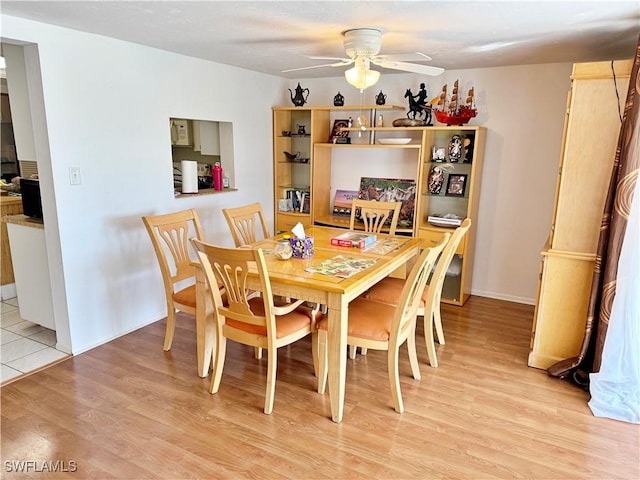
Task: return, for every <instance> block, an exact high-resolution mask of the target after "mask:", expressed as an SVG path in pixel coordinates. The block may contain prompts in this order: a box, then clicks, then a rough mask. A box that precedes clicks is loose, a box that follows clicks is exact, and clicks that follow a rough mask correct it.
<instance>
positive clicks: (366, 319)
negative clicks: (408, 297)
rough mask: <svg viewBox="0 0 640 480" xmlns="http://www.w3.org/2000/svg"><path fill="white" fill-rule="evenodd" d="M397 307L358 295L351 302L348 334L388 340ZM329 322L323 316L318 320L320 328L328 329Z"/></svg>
mask: <svg viewBox="0 0 640 480" xmlns="http://www.w3.org/2000/svg"><path fill="white" fill-rule="evenodd" d="M395 311H396V307H395V306H393V305H387V304H385V303H379V302H372V301H370V300H367V299H366V298H364V297H358V298H356V299H355V300H353V301H352V302H351V303H350V304H349V325H348V328H347V335H348V336H350V337H358V338H364V339H367V340H375V341H380V342H386V341H388V340H389V336H390V332H391V321H392V320H393V315H394V314H395ZM328 326H329V322H328V320H327V318H326V317H325V318H323V319H321V320H320V321H319V322H318V329H319V330H327V329H328Z"/></svg>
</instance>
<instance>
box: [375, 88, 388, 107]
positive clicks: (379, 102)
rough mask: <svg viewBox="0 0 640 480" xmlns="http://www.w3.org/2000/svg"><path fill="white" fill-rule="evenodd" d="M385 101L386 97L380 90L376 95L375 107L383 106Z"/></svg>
mask: <svg viewBox="0 0 640 480" xmlns="http://www.w3.org/2000/svg"><path fill="white" fill-rule="evenodd" d="M386 101H387V96H386V95H385V94H384V93H382V90H380V93H379V94H378V95H376V105H384V102H386Z"/></svg>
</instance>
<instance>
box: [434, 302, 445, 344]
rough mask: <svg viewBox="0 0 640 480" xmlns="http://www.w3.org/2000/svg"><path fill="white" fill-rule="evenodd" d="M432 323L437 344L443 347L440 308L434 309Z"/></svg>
mask: <svg viewBox="0 0 640 480" xmlns="http://www.w3.org/2000/svg"><path fill="white" fill-rule="evenodd" d="M433 317H434V318H433V323H434V324H435V326H436V335H437V338H438V343H439V344H440V345H444V331H443V330H442V318H441V317H440V306H438V307H437V308H435V309H434V311H433Z"/></svg>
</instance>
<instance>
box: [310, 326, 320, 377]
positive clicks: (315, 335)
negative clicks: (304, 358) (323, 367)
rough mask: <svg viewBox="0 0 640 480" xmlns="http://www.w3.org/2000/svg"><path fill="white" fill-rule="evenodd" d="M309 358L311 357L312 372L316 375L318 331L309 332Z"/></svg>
mask: <svg viewBox="0 0 640 480" xmlns="http://www.w3.org/2000/svg"><path fill="white" fill-rule="evenodd" d="M311 358H312V359H313V374H314V375H315V376H316V377H317V376H318V368H319V367H318V332H313V333H312V334H311Z"/></svg>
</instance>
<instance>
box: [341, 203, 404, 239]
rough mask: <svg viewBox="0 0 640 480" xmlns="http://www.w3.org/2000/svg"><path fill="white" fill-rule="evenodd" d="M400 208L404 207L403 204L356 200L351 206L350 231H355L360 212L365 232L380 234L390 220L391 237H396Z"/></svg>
mask: <svg viewBox="0 0 640 480" xmlns="http://www.w3.org/2000/svg"><path fill="white" fill-rule="evenodd" d="M400 207H402V202H376V201H375V200H362V199H360V198H354V199H353V202H352V204H351V221H350V223H349V230H355V225H356V218H357V213H358V212H359V213H360V218H361V219H362V222H363V223H364V231H365V232H368V233H380V232H381V231H382V227H384V224H385V223H386V222H387V220H390V222H391V223H390V224H389V235H395V234H396V228H397V227H398V219H399V218H400Z"/></svg>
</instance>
